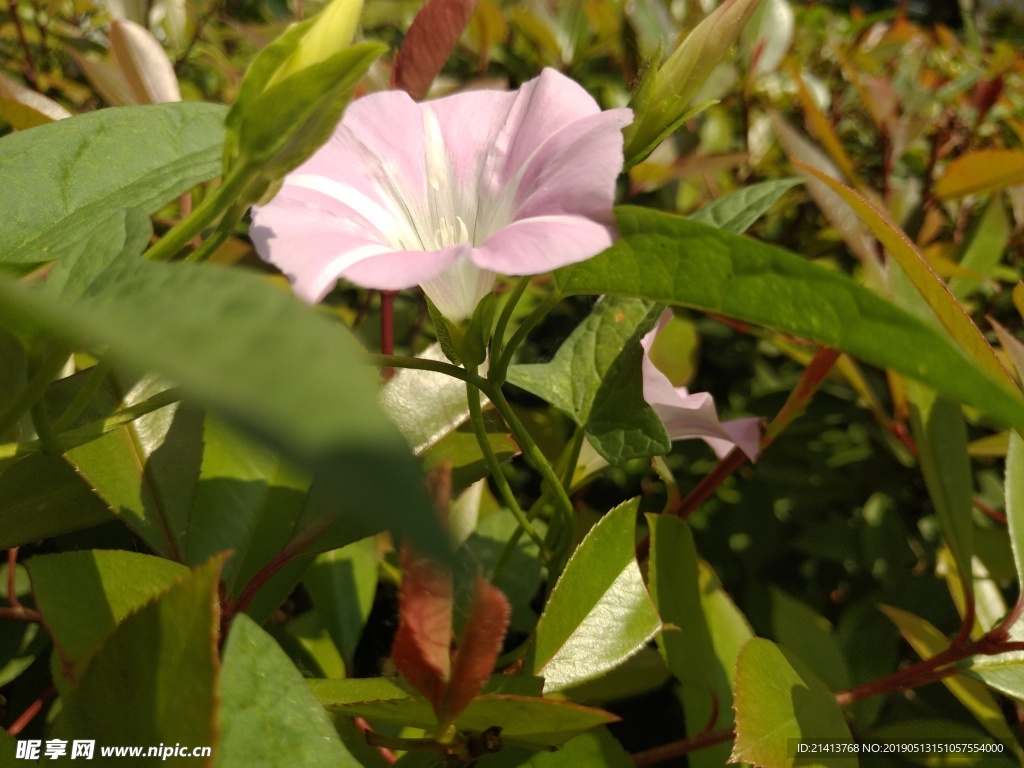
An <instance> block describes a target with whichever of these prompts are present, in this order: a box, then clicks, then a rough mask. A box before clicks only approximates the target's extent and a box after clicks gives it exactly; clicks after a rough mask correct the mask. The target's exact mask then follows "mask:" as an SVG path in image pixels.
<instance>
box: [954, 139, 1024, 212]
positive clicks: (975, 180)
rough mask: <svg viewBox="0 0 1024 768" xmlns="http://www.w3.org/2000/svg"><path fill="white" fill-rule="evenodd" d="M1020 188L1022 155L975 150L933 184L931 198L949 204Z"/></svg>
mask: <svg viewBox="0 0 1024 768" xmlns="http://www.w3.org/2000/svg"><path fill="white" fill-rule="evenodd" d="M1016 184H1024V152H1022V151H1020V150H1013V149H978V150H975V151H974V152H967V153H966V154H963V155H960V156H959V157H957V158H956V159H954V160H953V161H952V162H950V164H949V165H948V166H946V170H945V171H944V172H943V174H942V175H941V176H940V177H939V178H938V180H937V181H936V182H935V194H936V196H938V197H939V198H941V199H944V200H950V199H955V198H958V197H964V196H966V195H974V194H984V193H985V192H993V191H995V190H999V189H1003V188H1005V187H1012V186H1014V185H1016Z"/></svg>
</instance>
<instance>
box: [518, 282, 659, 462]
mask: <svg viewBox="0 0 1024 768" xmlns="http://www.w3.org/2000/svg"><path fill="white" fill-rule="evenodd" d="M663 309H664V307H662V306H661V305H658V304H652V303H651V302H645V301H637V300H635V299H618V298H606V299H604V300H602V301H599V302H598V303H597V304H596V305H595V306H594V309H593V311H592V312H591V313H590V315H589V316H588V317H587V318H586V319H585V320H584V321H583V322H582V323H580V325H579V326H578V327H577V328H576V329H575V330H574V331H573V332H572V334H571V335H570V336H569V338H568V339H566V341H565V342H564V343H563V344H562V346H561V347H559V349H558V352H557V353H556V354H555V357H554V359H553V360H552V361H551V362H550V363H543V364H533V365H515V366H512V367H511V368H509V371H508V380H509V381H510V382H511V383H512V384H515V385H516V386H518V387H522V388H523V389H525V390H527V391H529V392H532V393H533V394H535V395H537V396H538V397H542V398H544V399H545V400H547V401H548V402H549V403H551V404H552V405H553V406H555V407H556V408H558V409H559V410H561V411H563V412H564V413H565V414H566V415H568V416H569V417H570V418H572V419H573V420H574V421H575V422H576V423H577V424H579V425H580V426H581V427H583V428H584V429H585V431H586V433H587V438H588V439H589V441H590V443H591V445H593V446H594V448H596V449H597V451H598V453H600V454H601V455H602V456H603V457H604V458H605V459H607V460H608V462H609V463H612V464H621V463H623V462H625V461H627V460H629V459H635V458H646V457H648V456H656V455H660V454H664V453H668V451H669V450H670V449H671V442H670V441H669V439H668V435H667V434H666V432H665V427H664V425H663V424H662V423H661V419H660V418H659V417H658V415H657V414H656V413H655V412H654V410H653V409H652V408H651V407H650V406H649V405H648V404H647V402H646V401H645V400H644V397H643V378H642V375H641V370H640V361H641V359H642V357H643V349H642V348H641V346H640V339H641V338H642V337H643V335H644V334H645V333H647V332H648V331H649V330H651V328H653V327H654V324H655V323H656V322H657V320H658V317H660V315H661V313H662V311H663Z"/></svg>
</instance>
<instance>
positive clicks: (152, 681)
mask: <svg viewBox="0 0 1024 768" xmlns="http://www.w3.org/2000/svg"><path fill="white" fill-rule="evenodd" d="M220 565H221V560H220V559H214V560H211V561H210V563H208V564H207V565H205V566H203V567H202V568H199V569H197V570H196V571H194V572H192V573H191V574H187V575H186V577H185V578H184V580H182V581H180V582H179V583H177V584H174V585H173V586H171V587H170V588H169V589H168V590H167V591H166V592H165V593H164V594H162V595H161V596H160V597H159V598H158V599H156V600H154V601H153V602H151V603H148V604H147V605H144V606H143V607H142V608H140V609H139V610H138V611H137V612H136V613H134V614H132V615H131V616H128V617H127V618H126V619H125V620H124V621H123V622H121V624H120V625H119V626H118V627H117V629H115V630H114V632H113V634H112V635H111V636H110V637H109V638H108V639H107V640H106V642H104V643H103V645H102V646H101V647H100V649H99V650H98V651H97V652H96V654H95V656H94V657H93V658H92V661H91V662H90V664H89V668H88V669H87V670H86V672H85V674H84V676H83V677H82V678H81V680H80V682H79V683H78V684H77V685H76V686H75V688H74V690H73V692H72V693H71V694H70V696H69V697H68V698H66V699H65V701H64V707H63V709H62V710H61V713H60V717H59V720H58V722H57V724H56V725H55V727H54V732H55V735H57V736H58V737H59V738H62V739H69V740H70V739H94V740H95V741H96V742H97V743H98V744H101V745H110V744H139V745H142V744H145V745H154V746H155V745H157V744H179V743H180V744H188V745H194V746H210V747H212V746H213V743H214V739H215V737H216V733H217V726H216V710H215V707H216V703H217V671H218V667H219V660H218V657H217V627H218V624H219V619H220V611H219V607H218V603H217V580H218V575H219V572H220ZM155 638H159V642H157V641H155ZM164 764H166V765H193V766H195V765H199V766H203V767H204V768H209V766H212V765H213V758H212V756H211V757H206V758H202V759H197V758H195V757H191V756H190V757H187V758H184V757H175V758H171V759H168V760H166V761H165V763H164Z"/></svg>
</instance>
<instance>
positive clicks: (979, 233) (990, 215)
mask: <svg viewBox="0 0 1024 768" xmlns="http://www.w3.org/2000/svg"><path fill="white" fill-rule="evenodd" d="M1009 236H1010V222H1009V221H1008V220H1007V217H1006V208H1005V207H1004V206H1003V201H1002V198H1001V196H1000V195H993V196H992V199H991V200H989V201H988V205H986V206H985V212H984V213H983V214H982V215H981V218H980V219H979V220H978V222H977V224H976V225H975V227H974V228H973V231H972V233H971V235H970V239H969V240H968V242H967V246H966V248H965V249H964V254H963V256H962V257H961V259H960V266H961V267H963V268H964V269H970V270H973V271H974V272H978V273H980V274H982V275H990V274H991V273H992V270H993V269H994V268H995V266H996V265H997V264H998V263H999V262H1000V261H1001V260H1002V258H1003V253H1004V251H1005V250H1006V241H1007V238H1008V237H1009ZM980 284H981V281H980V280H975V279H973V278H969V277H954V278H953V279H951V280H950V281H949V290H951V291H952V292H953V293H954V294H956V295H957V296H958V297H964V296H966V295H968V294H969V293H971V292H973V291H974V290H975V289H977V287H978V286H979V285H980Z"/></svg>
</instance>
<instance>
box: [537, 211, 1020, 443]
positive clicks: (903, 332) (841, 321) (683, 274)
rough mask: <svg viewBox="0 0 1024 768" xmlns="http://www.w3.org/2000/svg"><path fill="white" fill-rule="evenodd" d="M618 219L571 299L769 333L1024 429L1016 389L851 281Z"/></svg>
mask: <svg viewBox="0 0 1024 768" xmlns="http://www.w3.org/2000/svg"><path fill="white" fill-rule="evenodd" d="M617 215H618V224H619V231H620V233H621V235H622V237H621V239H620V240H619V242H618V243H616V244H615V245H614V246H612V247H611V248H609V249H608V250H606V251H604V252H603V253H601V254H598V255H597V256H595V257H594V258H592V259H589V260H588V261H585V262H581V263H580V264H576V265H572V266H569V267H563V268H562V269H559V270H557V271H556V272H555V283H556V286H557V288H558V289H559V290H560V291H561V292H562V293H563V294H566V295H572V294H601V293H607V294H614V295H620V296H635V297H639V298H645V299H649V300H654V301H661V302H665V303H669V304H679V305H683V306H687V307H693V308H695V309H700V310H704V311H707V312H714V313H716V314H720V315H724V316H725V317H731V318H735V319H737V320H742V321H744V322H748V323H754V324H757V325H764V326H767V327H769V328H774V329H775V330H778V331H782V332H783V333H788V334H792V335H794V336H798V337H800V338H804V339H809V340H811V341H816V342H818V343H820V344H826V345H828V346H830V347H833V348H835V349H839V350H841V351H843V352H846V353H848V354H850V355H852V356H854V357H859V358H861V359H863V360H865V361H867V362H869V363H872V364H874V365H878V366H881V367H884V368H890V369H892V370H894V371H897V372H898V373H902V374H905V375H906V376H909V377H910V378H913V379H916V380H919V381H921V382H923V383H926V384H928V385H929V386H931V387H934V388H935V389H936V390H937V391H938V392H940V393H942V394H943V395H945V396H947V397H950V398H953V399H955V400H958V401H960V402H964V403H968V404H970V405H973V406H976V407H977V408H979V409H980V410H981V411H982V412H984V413H986V414H988V415H990V416H992V417H993V418H995V419H996V420H998V421H1000V422H1002V423H1004V424H1007V425H1012V426H1015V427H1018V428H1022V429H1024V400H1022V399H1021V398H1020V397H1019V393H1018V392H1017V391H1016V389H1013V390H1011V389H1009V388H1008V387H1007V386H1005V385H1003V384H1001V383H1000V381H999V380H996V379H993V378H991V377H990V376H988V375H986V374H985V373H983V372H982V371H980V370H978V368H977V367H976V366H975V365H973V364H972V363H971V362H970V360H969V358H968V357H967V356H966V355H965V354H964V352H963V351H962V350H961V349H960V348H959V347H957V346H956V344H955V343H954V342H952V341H951V340H950V339H949V338H948V337H947V336H946V335H945V334H943V333H939V332H937V331H935V330H933V329H932V328H930V327H928V325H927V324H926V323H924V322H922V321H920V320H918V319H916V318H914V317H912V316H911V315H910V314H908V313H907V312H905V311H903V310H901V309H899V308H897V307H895V306H894V305H893V304H891V303H890V302H888V301H886V300H885V299H883V298H881V297H879V296H877V295H876V294H874V293H872V292H871V291H869V290H868V289H866V288H862V287H860V286H858V285H856V284H855V283H854V282H853V281H852V280H850V279H849V278H847V277H845V276H844V275H841V274H839V273H836V272H834V271H830V270H826V269H824V268H822V267H819V266H817V265H814V264H811V263H809V262H807V261H806V260H805V259H803V258H802V257H800V256H797V255H795V254H792V253H789V252H787V251H784V250H782V249H780V248H775V247H773V246H770V245H765V244H763V243H759V242H756V241H754V240H750V239H748V238H745V237H741V236H738V235H732V234H729V233H727V232H721V231H718V230H715V229H713V228H710V227H707V226H705V225H703V224H700V223H697V222H692V221H687V220H685V219H681V218H678V217H674V216H670V215H667V214H663V213H657V212H654V211H647V210H644V209H641V208H629V207H622V208H619V209H617ZM766 297H771V301H767V300H766Z"/></svg>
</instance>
